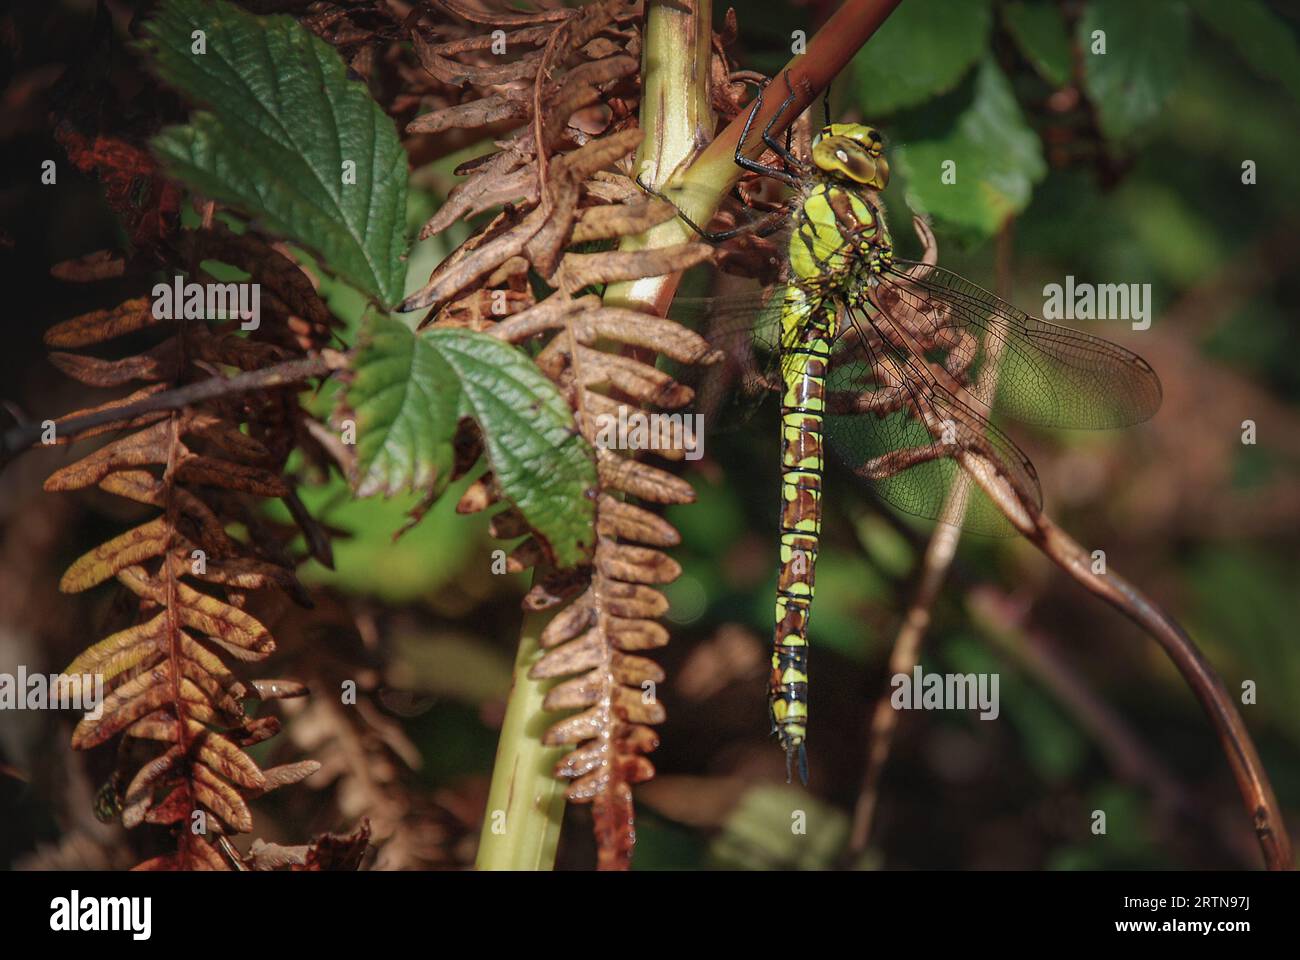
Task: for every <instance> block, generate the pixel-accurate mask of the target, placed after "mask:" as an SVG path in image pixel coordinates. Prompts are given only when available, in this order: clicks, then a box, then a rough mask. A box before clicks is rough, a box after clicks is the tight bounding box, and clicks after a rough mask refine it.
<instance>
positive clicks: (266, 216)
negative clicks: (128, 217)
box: [145, 0, 407, 306]
mask: <svg viewBox="0 0 1300 960" xmlns="http://www.w3.org/2000/svg"><path fill="white" fill-rule="evenodd" d="M196 31H201V35H198V34H196ZM145 33H146V35H147V37H148V39H147V40H146V46H147V49H148V51H149V52H150V53H151V54H152V56H153V59H154V62H155V64H156V65H157V69H158V72H159V73H160V74H161V76H162V78H163V79H164V80H165V81H167V82H168V83H170V84H171V85H172V86H174V87H176V88H177V89H179V90H180V91H181V92H182V93H183V94H185V96H186V97H188V98H189V99H190V100H192V101H194V102H195V103H196V104H198V105H200V106H202V107H204V108H206V109H204V110H200V111H197V112H195V113H194V115H193V116H192V117H191V118H190V122H189V123H188V124H187V125H185V126H182V127H170V128H168V129H166V130H164V131H163V132H162V133H161V134H160V135H159V136H157V137H156V138H155V139H154V141H153V146H154V149H155V151H157V153H158V154H159V155H160V156H161V158H162V159H163V162H164V164H165V165H166V167H167V169H168V171H169V172H170V173H171V174H172V175H173V176H175V177H177V178H179V179H181V180H183V181H185V182H186V183H188V184H189V185H190V186H192V187H193V188H194V189H195V190H197V191H199V192H200V193H203V194H204V195H206V196H209V197H212V198H213V199H216V200H220V201H222V202H224V203H229V204H231V205H232V206H235V207H238V208H239V209H241V210H243V211H244V212H245V213H247V214H248V215H249V216H252V217H254V218H256V219H258V220H260V221H262V222H263V223H264V225H265V226H266V227H267V229H269V230H271V231H273V232H275V233H277V234H280V235H283V236H284V237H286V238H288V239H291V240H294V241H296V242H298V243H301V244H303V245H304V246H306V247H308V248H309V249H311V250H312V251H313V252H315V253H317V254H319V256H320V258H321V259H322V260H323V262H324V263H325V265H326V266H327V267H328V268H329V269H330V270H331V271H333V272H336V273H338V274H339V275H340V276H342V277H344V278H346V279H347V280H349V281H350V282H352V283H353V284H355V285H356V286H357V287H359V288H360V289H362V290H364V291H365V292H366V293H368V294H370V295H372V296H374V297H377V298H378V299H379V300H380V301H381V302H382V303H383V304H385V305H388V306H391V305H392V304H395V303H397V302H398V301H399V300H401V298H402V285H403V281H404V279H405V274H406V269H405V265H404V263H403V260H402V258H403V255H404V254H405V252H406V248H407V242H406V229H405V222H404V218H405V214H406V188H407V157H406V152H405V151H404V150H403V149H402V145H401V142H400V141H399V140H398V138H397V131H396V130H395V128H394V127H393V121H392V120H390V119H389V118H388V117H387V116H386V115H385V114H384V112H383V111H382V110H381V109H380V108H379V105H378V104H377V103H375V101H374V100H373V99H372V98H371V96H370V94H369V93H368V92H367V90H366V88H365V86H364V85H363V84H361V83H358V82H356V81H353V80H349V79H347V70H346V68H345V66H344V64H343V61H342V60H341V59H339V56H338V54H337V53H336V52H335V51H334V49H333V48H332V47H331V46H330V45H329V44H327V43H325V42H324V41H323V40H320V39H318V38H317V37H315V36H313V35H312V34H311V33H310V32H308V31H307V29H306V28H305V27H302V26H301V25H299V24H298V23H297V22H296V21H295V20H293V19H292V18H291V17H287V16H274V17H257V16H253V15H252V14H249V13H245V12H244V11H242V10H240V9H239V8H238V7H235V6H233V5H232V4H229V3H224V2H220V0H165V2H164V3H163V4H162V5H161V6H160V8H159V10H158V14H157V16H155V17H154V18H153V19H152V20H150V21H149V22H148V23H147V24H146V25H145ZM200 41H201V42H202V44H203V52H196V50H197V49H198V44H199V43H200ZM352 164H355V169H352V168H351V166H350V165H352ZM353 174H355V182H351V181H352V179H353ZM345 181H347V182H345Z"/></svg>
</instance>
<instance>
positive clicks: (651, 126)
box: [605, 0, 715, 307]
mask: <svg viewBox="0 0 1300 960" xmlns="http://www.w3.org/2000/svg"><path fill="white" fill-rule="evenodd" d="M712 7H713V4H712V0H694V2H693V3H682V2H674V0H650V2H649V3H648V4H647V12H646V29H645V47H644V51H643V54H642V60H641V91H642V92H641V116H640V124H641V129H642V130H644V131H645V139H644V140H643V141H642V142H641V147H640V149H638V150H637V154H636V161H635V162H636V169H637V172H638V173H639V174H640V175H641V177H642V178H643V179H644V180H645V181H646V182H647V183H649V184H650V185H652V186H656V187H657V186H660V185H662V184H664V183H665V182H667V181H668V180H669V179H670V178H671V177H672V176H673V175H674V174H675V173H677V172H678V171H679V170H682V169H684V168H685V167H686V165H687V164H688V163H690V162H691V160H692V159H693V158H694V157H695V155H696V153H698V152H699V151H700V150H701V149H702V148H703V147H704V146H705V145H706V144H707V143H708V142H709V140H710V139H711V138H712V136H713V128H714V125H715V120H714V117H713V108H712V106H711V104H710V99H709V91H710V89H711V85H710V75H709V67H710V63H711V61H712V57H713V47H712V40H713V27H712ZM691 237H692V235H691V234H690V232H689V231H687V230H686V229H685V228H684V226H683V224H682V222H681V221H680V220H677V219H675V218H674V219H672V220H669V221H668V222H666V223H661V224H660V225H659V226H657V227H654V228H652V229H650V230H648V231H646V232H645V233H643V234H640V235H638V236H635V237H625V238H624V239H623V241H622V242H621V243H620V244H619V249H620V250H625V251H631V250H644V249H647V248H656V247H667V246H671V245H672V244H675V243H682V242H683V241H686V240H690V239H691ZM660 282H661V278H653V279H651V280H649V281H640V280H638V281H632V282H627V283H615V284H611V285H610V287H609V289H608V290H606V291H605V303H607V304H609V305H611V306H619V307H628V306H635V305H636V304H642V305H644V306H653V304H654V294H655V293H656V292H657V290H658V287H659V284H660ZM647 290H648V291H649V295H648V296H647V295H646V293H645V292H644V291H647Z"/></svg>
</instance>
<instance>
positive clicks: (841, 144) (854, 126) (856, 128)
mask: <svg viewBox="0 0 1300 960" xmlns="http://www.w3.org/2000/svg"><path fill="white" fill-rule="evenodd" d="M812 162H813V164H814V165H815V166H816V167H817V169H819V170H822V171H824V172H826V173H829V174H831V175H832V176H836V177H841V178H843V179H845V180H848V181H850V182H851V183H856V184H861V185H862V186H864V187H871V188H872V189H873V190H884V189H885V187H886V185H888V183H889V161H887V160H886V159H885V139H884V137H882V136H881V135H880V133H879V131H877V130H876V129H875V128H873V127H868V126H864V125H863V124H860V123H831V124H827V125H826V126H824V127H822V130H821V133H819V134H817V136H816V137H814V138H813V142H812Z"/></svg>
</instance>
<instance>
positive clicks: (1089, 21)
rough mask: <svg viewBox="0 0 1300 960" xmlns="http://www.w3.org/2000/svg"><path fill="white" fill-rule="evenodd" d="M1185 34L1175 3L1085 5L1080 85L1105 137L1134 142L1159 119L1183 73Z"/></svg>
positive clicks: (1097, 1)
mask: <svg viewBox="0 0 1300 960" xmlns="http://www.w3.org/2000/svg"><path fill="white" fill-rule="evenodd" d="M1190 33H1191V30H1190V26H1189V22H1188V17H1187V8H1186V7H1185V6H1184V5H1183V4H1182V3H1179V2H1178V0H1142V2H1141V3H1134V2H1132V0H1092V2H1091V3H1089V4H1088V6H1087V8H1086V11H1085V13H1084V15H1083V18H1082V19H1081V20H1080V21H1079V34H1078V43H1079V45H1080V47H1081V49H1082V50H1083V63H1084V87H1085V88H1086V90H1087V92H1088V96H1089V98H1090V99H1091V100H1092V101H1093V103H1095V104H1096V106H1097V113H1098V117H1099V120H1100V123H1101V130H1102V133H1104V134H1105V135H1106V136H1107V137H1108V138H1110V139H1112V140H1118V141H1131V140H1136V139H1139V138H1141V137H1142V136H1143V134H1145V133H1146V132H1147V130H1148V128H1149V127H1151V126H1152V125H1153V124H1154V122H1155V121H1156V120H1158V119H1159V117H1160V112H1161V110H1163V109H1164V105H1165V101H1166V100H1167V99H1168V97H1169V95H1170V94H1171V93H1173V91H1174V89H1175V88H1176V87H1177V85H1178V79H1179V77H1180V76H1181V74H1182V71H1183V65H1184V63H1185V62H1186V60H1187V48H1188V39H1189V36H1190ZM1103 43H1104V47H1105V52H1104V53H1103V52H1100V51H1101V45H1102V44H1103Z"/></svg>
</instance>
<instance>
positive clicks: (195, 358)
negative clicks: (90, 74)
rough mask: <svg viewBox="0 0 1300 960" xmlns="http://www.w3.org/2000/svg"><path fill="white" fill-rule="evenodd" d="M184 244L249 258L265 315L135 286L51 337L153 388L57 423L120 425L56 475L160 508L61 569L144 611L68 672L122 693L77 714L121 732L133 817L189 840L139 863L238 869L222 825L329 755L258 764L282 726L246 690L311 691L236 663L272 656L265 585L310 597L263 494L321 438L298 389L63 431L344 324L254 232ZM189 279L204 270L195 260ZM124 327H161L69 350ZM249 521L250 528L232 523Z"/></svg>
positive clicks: (86, 727) (68, 586)
mask: <svg viewBox="0 0 1300 960" xmlns="http://www.w3.org/2000/svg"><path fill="white" fill-rule="evenodd" d="M175 249H178V250H182V251H185V253H186V254H188V256H186V257H185V258H184V259H185V260H186V262H189V263H198V262H199V261H200V260H202V259H221V260H223V261H225V262H227V263H231V264H233V265H236V266H241V267H243V268H245V269H247V270H249V272H250V273H252V274H253V276H254V278H255V280H256V282H259V283H260V284H262V286H263V287H264V288H265V290H266V291H267V296H266V298H265V303H264V309H263V311H262V313H261V317H260V325H259V327H258V328H257V330H256V331H254V332H253V333H252V335H251V336H244V335H243V334H242V332H241V331H240V330H239V321H238V320H225V321H220V322H216V323H214V324H213V325H211V326H210V325H209V323H208V322H206V321H203V320H197V319H189V320H169V319H160V318H159V317H158V316H156V315H155V311H154V310H153V309H152V307H151V305H150V302H149V300H148V298H145V297H138V298H133V299H130V300H127V301H125V302H124V303H122V304H119V305H118V306H117V307H115V308H112V309H109V310H98V311H93V312H91V313H89V314H85V315H82V316H79V317H75V318H73V319H71V320H68V321H65V322H63V323H60V324H58V325H56V326H55V327H53V328H52V329H51V330H49V331H48V332H47V334H46V338H45V339H46V343H47V345H49V346H50V347H54V348H60V349H58V350H56V352H54V353H52V354H51V361H52V362H53V363H54V364H55V366H57V367H58V368H59V369H60V370H62V371H63V372H64V373H66V374H67V375H69V376H71V377H73V378H74V379H76V380H79V381H80V382H81V383H83V384H85V385H87V386H90V387H101V388H105V387H122V386H126V385H128V384H135V383H143V384H144V385H143V386H141V387H139V388H137V389H135V390H134V391H133V392H132V393H130V394H128V395H127V396H126V397H124V398H120V399H117V400H111V401H108V402H107V403H104V404H100V405H98V406H96V407H93V408H90V409H89V410H82V411H77V412H76V413H73V414H69V415H68V416H66V417H64V418H62V420H61V421H56V442H58V443H69V442H72V441H74V440H77V439H82V438H84V437H86V436H89V435H93V434H104V433H114V432H115V433H119V436H117V437H115V438H114V439H111V440H109V441H108V442H107V443H105V444H104V445H102V446H100V447H99V448H98V449H96V450H94V451H93V452H92V453H90V454H88V455H86V456H84V457H82V458H81V459H80V460H77V461H76V462H74V463H72V464H70V465H68V466H65V467H63V468H61V469H60V470H57V471H56V472H55V473H53V474H52V475H51V476H50V477H49V478H48V479H47V480H46V482H45V488H46V490H49V491H71V490H82V489H87V488H90V487H98V488H99V489H101V490H103V491H105V492H107V493H111V494H114V495H116V496H119V497H123V498H125V499H127V500H132V501H135V502H137V503H140V504H144V505H147V506H150V507H154V508H157V510H158V511H159V512H158V514H157V515H156V516H154V517H153V518H152V519H149V520H147V521H145V522H144V523H141V524H139V525H138V526H136V527H134V528H132V529H131V530H128V531H127V532H125V533H123V534H120V535H119V536H116V537H114V538H112V539H111V540H109V541H108V542H106V543H104V544H101V545H100V546H98V547H96V548H94V549H93V550H91V551H89V552H88V553H86V554H85V555H83V556H82V557H81V558H80V559H78V560H77V561H75V562H74V563H73V564H72V566H71V567H69V568H68V570H67V572H66V573H65V574H64V576H63V579H62V581H61V583H60V589H61V590H63V591H64V592H66V593H77V592H81V591H84V590H88V589H90V588H92V587H96V586H99V585H101V584H103V583H105V582H107V581H109V580H116V581H117V582H118V584H119V585H120V586H122V587H125V588H126V590H127V591H128V592H129V594H130V595H133V606H134V608H135V610H136V615H135V619H134V622H133V623H132V624H130V625H128V626H126V627H125V628H124V629H121V630H119V631H117V632H115V633H113V634H111V635H110V636H108V637H106V638H105V639H103V640H101V641H99V642H98V643H96V644H94V645H93V646H91V647H90V648H89V649H87V650H85V651H84V652H82V653H81V654H80V655H79V656H78V657H76V659H75V660H74V661H73V662H72V664H71V665H69V667H68V668H67V669H66V670H65V671H64V680H63V683H64V686H65V687H66V688H67V690H68V692H69V693H77V692H79V693H81V695H82V697H83V699H84V698H85V697H86V696H88V695H90V693H91V690H90V688H89V685H88V683H87V682H86V678H89V677H101V678H102V681H103V689H104V691H105V692H106V694H107V695H106V696H105V697H104V699H103V701H102V703H101V704H100V705H99V708H98V709H97V710H96V711H94V712H92V713H88V714H87V715H86V716H85V717H84V718H83V719H82V720H81V722H80V723H79V724H78V725H77V728H76V730H75V731H74V733H73V738H72V742H73V746H74V747H75V748H78V749H90V748H92V747H96V746H99V745H101V744H104V743H106V742H108V741H110V740H112V739H114V738H118V737H120V740H119V749H118V766H117V769H116V771H115V773H114V776H113V779H112V781H110V782H111V783H112V785H113V788H114V790H113V792H115V793H116V797H115V798H113V799H114V801H115V802H114V804H113V805H114V806H115V807H116V808H117V811H118V812H119V814H120V817H121V820H122V822H123V824H124V825H125V826H127V827H128V828H130V827H135V826H138V825H139V824H141V823H152V824H158V825H163V826H168V827H171V828H172V832H173V834H174V837H175V842H176V849H175V851H174V852H172V853H165V854H161V855H159V856H155V857H153V858H151V859H150V860H148V861H146V862H145V863H144V864H142V865H141V867H142V868H144V869H190V868H193V869H229V868H230V867H231V866H235V867H239V866H240V864H239V863H238V858H237V855H236V854H234V852H233V847H231V846H230V845H229V843H228V842H226V840H225V838H226V837H228V836H230V835H232V834H236V833H247V832H249V831H251V830H252V828H253V820H252V813H251V811H250V810H249V807H248V801H249V800H252V799H254V798H256V797H258V796H261V795H262V794H264V793H266V792H268V791H270V790H274V789H276V788H278V787H281V786H285V785H287V784H291V783H296V782H298V781H300V780H302V779H303V778H305V777H307V776H309V775H311V774H312V773H313V772H315V770H316V769H318V767H319V764H317V763H315V762H314V761H303V762H297V763H290V764H285V765H282V766H278V767H272V768H270V769H267V770H262V769H260V768H259V767H258V765H257V764H256V763H255V762H254V761H253V760H252V758H251V757H250V756H249V754H248V752H247V748H248V747H250V746H252V745H253V744H256V743H259V742H261V741H264V740H266V739H268V738H270V737H272V736H274V735H275V733H276V732H277V731H278V730H279V726H280V724H279V721H278V720H277V719H276V718H275V717H274V716H270V715H267V716H253V715H252V714H250V713H249V712H248V711H247V710H246V701H249V700H258V701H268V700H274V699H280V698H284V697H297V696H302V695H303V694H305V693H306V688H305V687H303V686H302V685H301V684H298V683H294V682H292V681H270V682H259V681H249V682H245V681H243V680H240V679H239V678H238V677H236V675H235V674H234V672H232V670H231V669H230V668H229V667H228V666H227V663H228V661H240V662H255V661H259V660H263V659H265V658H266V657H267V656H268V655H269V654H270V653H271V651H272V650H273V649H274V647H275V643H274V640H273V639H272V637H271V635H270V633H269V631H268V630H267V629H266V627H265V626H264V624H263V623H262V622H261V620H259V619H258V617H257V616H256V615H255V614H254V613H253V612H251V607H252V605H253V598H254V596H255V595H256V592H257V591H260V590H263V589H265V588H267V587H271V586H274V587H277V588H279V589H280V590H282V591H285V592H286V593H288V594H289V595H291V596H293V597H294V598H295V599H297V600H298V601H299V602H302V603H309V602H310V600H309V598H308V597H307V594H306V591H305V590H304V589H303V588H302V586H301V585H300V584H299V583H298V581H297V578H296V577H295V575H294V572H293V568H294V562H293V560H292V559H291V558H290V557H289V556H288V554H287V551H286V550H285V547H284V540H285V534H284V532H283V531H279V530H276V529H274V528H273V527H272V526H271V525H270V524H269V523H268V522H267V521H265V520H264V519H263V518H262V517H261V515H260V513H259V511H258V509H257V506H256V504H257V501H258V500H259V499H263V498H269V497H280V498H286V499H287V500H289V501H293V500H295V499H296V498H294V494H293V488H292V485H291V483H290V482H289V481H288V480H287V479H286V478H285V476H284V473H283V468H284V463H285V460H286V459H287V457H288V455H289V452H290V450H291V449H292V448H293V447H294V446H296V445H300V443H299V441H302V440H305V436H306V430H305V428H304V427H303V424H302V421H303V418H304V416H305V415H304V414H303V412H302V411H301V409H300V408H299V407H298V400H297V393H296V389H295V388H291V387H290V388H280V389H278V390H272V391H266V392H265V393H263V394H261V395H247V396H242V397H238V398H236V397H217V398H214V399H211V400H208V401H205V402H203V403H199V404H195V405H192V406H190V407H186V408H184V409H182V410H158V411H152V412H147V413H143V414H137V415H135V416H133V417H124V418H123V419H121V420H116V421H114V420H110V421H109V422H107V423H105V424H103V425H102V426H100V427H98V428H96V429H95V430H93V431H87V432H86V433H83V434H82V435H80V436H71V437H61V436H58V435H57V427H58V424H59V423H62V422H66V421H68V420H71V419H73V418H76V417H78V416H81V415H84V414H86V413H91V412H95V411H112V410H114V409H116V408H118V407H121V406H122V405H124V404H126V403H129V402H132V401H134V400H138V399H141V398H143V397H148V396H150V395H152V394H154V393H157V392H160V391H163V390H165V389H167V388H169V387H175V386H178V385H181V384H186V383H192V382H197V381H201V380H207V379H209V378H211V377H214V376H216V377H222V376H224V373H223V371H226V370H234V371H247V370H256V369H259V368H262V367H265V366H269V365H271V364H274V363H277V362H280V361H282V360H284V359H286V358H287V357H291V356H293V355H295V354H297V353H299V352H301V351H302V350H303V349H305V348H313V347H315V346H317V345H318V344H320V343H322V342H323V340H324V339H325V337H326V336H328V333H329V330H330V327H331V324H332V321H331V320H330V318H329V315H328V313H326V312H325V311H324V305H323V304H321V303H320V301H319V298H317V297H316V296H315V293H314V291H313V290H312V289H311V285H310V283H309V282H306V278H305V277H304V276H303V275H302V273H301V271H300V270H299V269H298V268H297V266H296V265H294V264H293V263H291V262H290V261H289V260H287V259H286V258H285V257H284V256H282V255H280V254H278V253H276V252H275V251H273V250H272V249H271V248H270V247H269V246H267V245H266V244H265V243H264V242H262V241H261V240H258V239H257V238H255V237H254V236H253V235H251V234H249V235H244V236H239V237H237V236H235V235H234V234H233V233H230V232H229V231H225V230H223V229H212V230H204V231H199V232H196V233H190V234H183V235H181V236H180V237H179V238H178V239H177V242H176V244H175ZM188 276H189V277H191V278H194V279H200V280H202V279H206V278H204V277H203V274H202V273H201V271H198V270H197V269H195V270H191V271H189V272H188ZM127 334H135V335H138V336H146V337H147V336H149V335H150V334H161V337H162V338H161V339H159V340H158V341H157V342H156V343H155V345H154V346H153V347H151V348H149V349H146V350H144V351H143V352H142V353H138V354H135V355H133V356H127V357H122V358H119V359H116V360H107V359H101V358H98V357H94V356H87V355H85V354H82V353H72V352H66V351H67V350H71V349H81V348H86V347H98V346H100V345H101V344H104V343H106V342H108V341H112V340H115V339H117V338H120V337H123V336H124V335H127ZM301 445H303V446H307V445H308V444H306V443H305V442H304V443H302V444H301ZM297 507H299V508H300V507H301V504H297ZM299 515H302V516H303V519H304V520H308V519H309V518H306V517H305V511H295V516H299ZM236 527H238V528H242V530H243V531H244V533H243V534H242V535H237V534H235V533H232V532H231V531H232V530H233V529H235V528H236ZM311 532H312V533H318V531H315V530H312V531H311ZM312 539H313V538H312V536H311V535H309V536H308V541H309V542H312ZM317 540H319V538H317Z"/></svg>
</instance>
